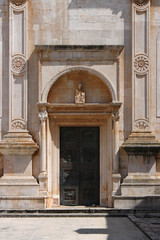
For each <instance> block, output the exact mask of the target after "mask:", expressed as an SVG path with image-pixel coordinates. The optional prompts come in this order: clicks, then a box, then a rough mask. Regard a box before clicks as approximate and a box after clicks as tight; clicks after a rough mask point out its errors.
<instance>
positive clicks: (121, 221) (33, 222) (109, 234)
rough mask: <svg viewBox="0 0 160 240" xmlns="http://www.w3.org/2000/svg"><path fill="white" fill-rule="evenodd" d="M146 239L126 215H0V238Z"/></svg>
mask: <svg viewBox="0 0 160 240" xmlns="http://www.w3.org/2000/svg"><path fill="white" fill-rule="evenodd" d="M53 239H55V240H62V239H63V240H147V239H150V238H148V237H147V236H146V235H145V234H144V233H143V232H142V231H141V230H140V229H139V228H138V227H137V226H136V225H135V224H134V223H133V222H132V221H130V219H129V218H127V217H76V218H73V217H70V218H67V217H59V218H56V217H52V218H43V217H42V218H0V240H53Z"/></svg>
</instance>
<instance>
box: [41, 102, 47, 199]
mask: <svg viewBox="0 0 160 240" xmlns="http://www.w3.org/2000/svg"><path fill="white" fill-rule="evenodd" d="M47 107H48V103H42V104H39V109H40V111H39V119H40V122H41V147H40V153H41V156H40V159H41V165H40V174H39V191H40V195H41V196H47V180H48V176H47V151H46V150H47V149H46V141H47V134H46V122H47V119H48V112H47Z"/></svg>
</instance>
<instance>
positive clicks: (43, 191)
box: [39, 172, 48, 196]
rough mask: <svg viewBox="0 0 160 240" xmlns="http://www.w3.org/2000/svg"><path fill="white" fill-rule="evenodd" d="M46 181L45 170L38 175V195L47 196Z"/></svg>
mask: <svg viewBox="0 0 160 240" xmlns="http://www.w3.org/2000/svg"><path fill="white" fill-rule="evenodd" d="M47 182H48V176H47V173H46V172H42V173H40V175H39V195H40V196H47V195H48V192H47Z"/></svg>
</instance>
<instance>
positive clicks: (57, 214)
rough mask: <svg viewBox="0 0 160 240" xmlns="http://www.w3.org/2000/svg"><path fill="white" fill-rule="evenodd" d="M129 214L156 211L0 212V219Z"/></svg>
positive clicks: (54, 210)
mask: <svg viewBox="0 0 160 240" xmlns="http://www.w3.org/2000/svg"><path fill="white" fill-rule="evenodd" d="M129 214H135V215H137V214H141V215H144V214H145V215H146V214H148V215H149V214H153V215H154V214H157V211H147V210H145V211H143V210H142V211H141V210H131V209H129V210H127V209H121V210H120V209H109V208H102V209H100V208H94V209H93V208H91V209H90V208H85V209H77V208H70V207H69V208H66V209H63V208H62V209H59V208H54V209H39V210H36V209H34V210H31V209H30V210H0V217H127V216H128V215H129ZM159 214H160V211H159Z"/></svg>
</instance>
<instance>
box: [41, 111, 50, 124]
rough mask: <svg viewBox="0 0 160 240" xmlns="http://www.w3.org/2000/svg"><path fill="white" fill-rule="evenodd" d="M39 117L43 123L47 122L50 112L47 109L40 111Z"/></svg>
mask: <svg viewBox="0 0 160 240" xmlns="http://www.w3.org/2000/svg"><path fill="white" fill-rule="evenodd" d="M39 118H40V121H41V123H43V122H45V121H46V120H47V118H48V112H47V111H46V110H45V111H41V112H39Z"/></svg>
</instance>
